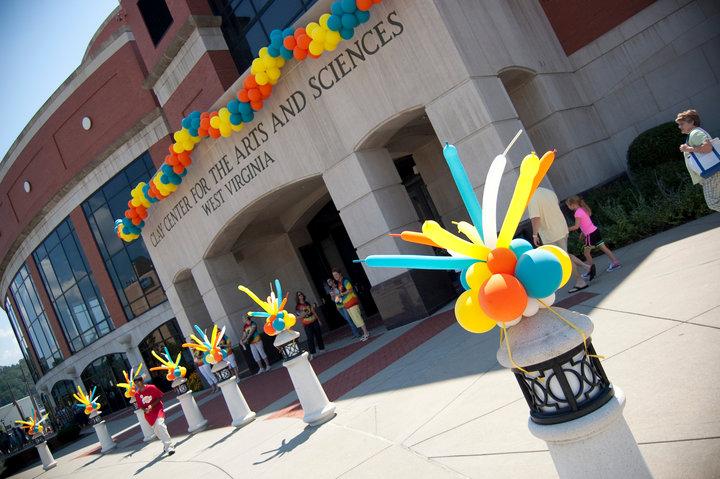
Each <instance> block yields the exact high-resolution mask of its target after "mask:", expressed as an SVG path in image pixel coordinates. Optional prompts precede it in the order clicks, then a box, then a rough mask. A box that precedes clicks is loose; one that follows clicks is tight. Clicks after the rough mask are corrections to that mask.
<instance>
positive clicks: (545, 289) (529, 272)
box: [515, 249, 562, 299]
mask: <svg viewBox="0 0 720 479" xmlns="http://www.w3.org/2000/svg"><path fill="white" fill-rule="evenodd" d="M515 277H516V278H517V279H518V280H519V281H520V283H522V285H523V287H524V288H525V291H526V292H527V295H528V296H530V297H531V298H536V299H540V298H547V297H548V296H550V295H551V294H553V293H554V292H555V291H556V290H557V289H558V287H559V286H560V281H562V266H561V265H560V261H559V260H558V259H557V257H556V256H555V255H554V254H552V253H551V252H549V251H545V250H542V249H534V250H530V251H528V252H526V253H525V254H523V255H522V256H520V259H519V260H518V262H517V265H516V266H515Z"/></svg>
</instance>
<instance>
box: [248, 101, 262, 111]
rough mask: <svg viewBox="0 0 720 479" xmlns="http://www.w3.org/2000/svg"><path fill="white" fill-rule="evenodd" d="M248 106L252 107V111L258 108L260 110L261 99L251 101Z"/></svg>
mask: <svg viewBox="0 0 720 479" xmlns="http://www.w3.org/2000/svg"><path fill="white" fill-rule="evenodd" d="M250 107H251V108H252V109H253V111H260V110H262V107H263V102H262V101H251V102H250Z"/></svg>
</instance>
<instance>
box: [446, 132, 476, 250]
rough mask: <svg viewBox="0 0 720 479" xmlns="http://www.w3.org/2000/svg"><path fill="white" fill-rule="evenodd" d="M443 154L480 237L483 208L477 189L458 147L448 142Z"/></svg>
mask: <svg viewBox="0 0 720 479" xmlns="http://www.w3.org/2000/svg"><path fill="white" fill-rule="evenodd" d="M443 156H444V157H445V161H446V162H447V164H448V167H449V168H450V173H451V174H452V177H453V180H455V185H457V189H458V192H459V193H460V198H462V200H463V203H464V204H465V209H467V211H468V214H469V215H470V219H471V220H472V224H473V225H475V228H477V230H478V233H480V237H482V236H483V232H482V208H480V202H479V201H478V199H477V196H476V195H475V190H473V187H472V184H471V183H470V178H468V175H467V172H466V171H465V167H464V166H463V164H462V161H460V156H458V152H457V148H455V146H454V145H450V144H448V143H446V144H445V147H444V148H443Z"/></svg>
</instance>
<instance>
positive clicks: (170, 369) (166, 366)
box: [150, 347, 187, 381]
mask: <svg viewBox="0 0 720 479" xmlns="http://www.w3.org/2000/svg"><path fill="white" fill-rule="evenodd" d="M152 355H153V356H154V357H155V359H157V360H158V361H160V363H162V366H155V367H154V368H150V371H167V375H166V376H165V379H167V380H168V381H174V380H176V379H180V378H184V377H185V374H187V369H186V368H185V367H184V366H180V359H181V356H182V353H178V355H177V357H176V358H175V361H173V360H172V357H171V356H170V351H168V348H167V347H165V352H164V353H163V356H164V357H162V358H161V357H160V356H159V355H158V353H156V352H155V351H153V352H152Z"/></svg>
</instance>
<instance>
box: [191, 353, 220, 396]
mask: <svg viewBox="0 0 720 479" xmlns="http://www.w3.org/2000/svg"><path fill="white" fill-rule="evenodd" d="M193 359H194V360H195V367H196V368H197V370H198V371H200V374H201V375H202V377H203V378H204V379H205V382H206V383H207V385H208V387H210V388H211V389H210V392H213V393H214V392H215V391H217V379H215V375H214V374H213V373H212V368H210V365H209V364H208V363H206V362H205V361H204V360H203V352H202V351H197V350H196V351H195V353H194V354H193Z"/></svg>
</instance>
